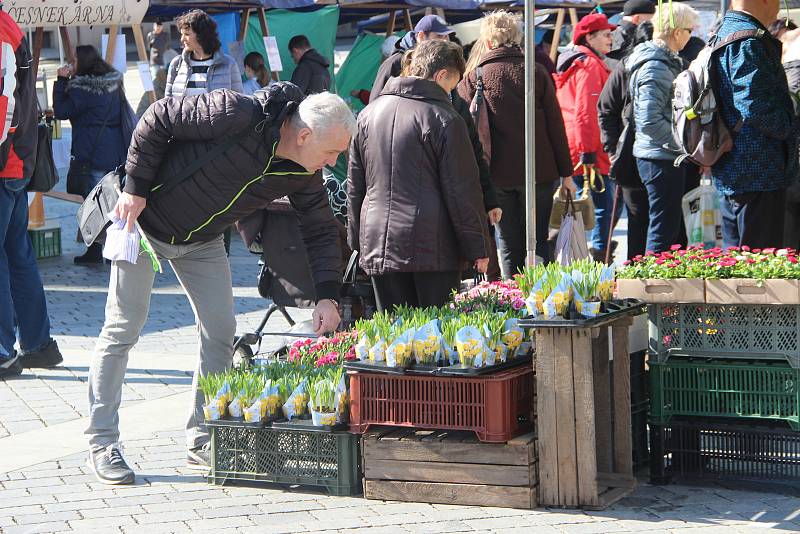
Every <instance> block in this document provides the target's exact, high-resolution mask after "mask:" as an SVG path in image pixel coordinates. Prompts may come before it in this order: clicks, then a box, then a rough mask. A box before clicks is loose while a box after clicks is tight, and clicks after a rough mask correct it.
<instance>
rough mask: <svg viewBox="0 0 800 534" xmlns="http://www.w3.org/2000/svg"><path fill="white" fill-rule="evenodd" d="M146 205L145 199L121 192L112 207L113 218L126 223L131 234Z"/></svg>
mask: <svg viewBox="0 0 800 534" xmlns="http://www.w3.org/2000/svg"><path fill="white" fill-rule="evenodd" d="M146 205H147V199H146V198H143V197H137V196H136V195H131V194H130V193H125V192H123V193H122V194H121V195H120V196H119V198H118V199H117V205H116V206H114V216H115V217H117V218H118V219H119V220H121V221H126V222H127V223H128V224H127V228H128V232H133V226H134V223H135V222H136V219H138V218H139V215H140V214H141V213H142V210H143V209H144V207H145V206H146Z"/></svg>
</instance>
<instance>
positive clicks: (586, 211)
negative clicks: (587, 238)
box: [550, 165, 606, 230]
mask: <svg viewBox="0 0 800 534" xmlns="http://www.w3.org/2000/svg"><path fill="white" fill-rule="evenodd" d="M598 178H599V180H600V186H599V187H598V186H597V180H598ZM605 190H606V186H605V183H604V182H603V178H602V176H598V174H597V173H596V171H595V169H594V167H592V168H591V169H587V167H586V166H585V165H584V166H583V188H582V189H581V192H580V193H579V194H578V198H575V199H572V198H571V197H570V196H569V195H567V194H566V193H565V191H564V189H563V188H562V187H560V186H559V187H558V189H556V192H555V194H554V195H553V209H552V211H551V212H550V228H553V229H559V228H561V221H562V219H563V218H564V215H566V213H567V207H568V206H570V205H572V206H574V210H575V211H576V212H578V213H580V214H581V216H582V219H583V221H584V222H583V225H584V228H585V229H586V230H591V229H593V228H594V201H592V195H591V194H590V192H591V191H595V192H597V193H602V192H603V191H605Z"/></svg>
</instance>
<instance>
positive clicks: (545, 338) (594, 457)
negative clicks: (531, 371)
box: [535, 317, 636, 509]
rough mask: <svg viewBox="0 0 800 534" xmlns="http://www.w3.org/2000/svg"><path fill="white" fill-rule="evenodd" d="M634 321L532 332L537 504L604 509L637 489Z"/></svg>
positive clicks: (627, 318)
mask: <svg viewBox="0 0 800 534" xmlns="http://www.w3.org/2000/svg"><path fill="white" fill-rule="evenodd" d="M631 323H632V319H631V318H630V317H623V318H621V319H618V320H616V321H613V322H611V323H609V324H608V325H604V326H598V327H594V328H537V329H536V364H535V366H536V394H537V400H536V419H537V427H536V428H537V430H536V433H537V436H538V467H539V504H540V505H543V506H567V507H578V506H580V507H585V508H589V509H603V508H605V507H607V506H609V505H610V504H612V503H613V502H615V501H617V500H619V499H621V498H622V497H624V496H625V495H628V494H629V493H630V492H631V491H632V490H633V489H634V487H635V485H636V480H635V479H634V477H633V460H632V458H633V457H632V452H631V448H632V440H631V389H630V355H629V353H628V327H629V326H630V324H631ZM609 329H610V330H611V333H610V338H611V340H610V342H609Z"/></svg>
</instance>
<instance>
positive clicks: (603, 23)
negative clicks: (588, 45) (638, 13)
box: [572, 13, 616, 44]
mask: <svg viewBox="0 0 800 534" xmlns="http://www.w3.org/2000/svg"><path fill="white" fill-rule="evenodd" d="M614 28H616V26H614V25H613V24H611V23H610V22H608V19H607V18H606V16H605V15H603V14H602V13H592V14H591V15H586V16H585V17H583V18H582V19H581V20H580V21H579V22H578V24H576V25H575V32H574V34H573V36H572V42H573V43H574V44H578V42H579V41H580V40H581V37H583V36H585V35H589V34H590V33H594V32H599V31H600V30H613V29H614Z"/></svg>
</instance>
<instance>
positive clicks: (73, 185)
mask: <svg viewBox="0 0 800 534" xmlns="http://www.w3.org/2000/svg"><path fill="white" fill-rule="evenodd" d="M113 102H114V101H113V100H112V101H111V102H109V103H108V109H106V113H105V118H104V119H103V125H102V126H100V129H99V130H98V131H97V135H96V136H95V138H94V143H93V144H92V151H91V152H89V157H88V158H87V161H78V160H76V159H72V160H71V161H70V162H69V171H67V193H70V194H72V195H80V196H82V197H85V196H86V192H87V191H89V190H90V187H93V186H94V184H93V183H92V182H93V180H92V164H91V161H92V158H93V157H94V153H95V152H96V151H97V143H98V142H99V141H100V136H101V135H102V134H103V131H104V130H105V129H106V125H107V124H108V119H109V115H111V104H112V103H113Z"/></svg>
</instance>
